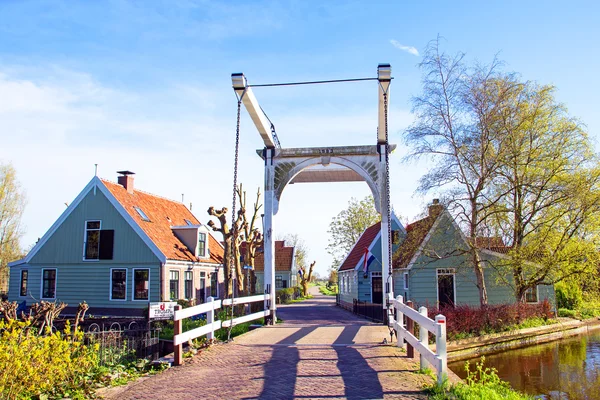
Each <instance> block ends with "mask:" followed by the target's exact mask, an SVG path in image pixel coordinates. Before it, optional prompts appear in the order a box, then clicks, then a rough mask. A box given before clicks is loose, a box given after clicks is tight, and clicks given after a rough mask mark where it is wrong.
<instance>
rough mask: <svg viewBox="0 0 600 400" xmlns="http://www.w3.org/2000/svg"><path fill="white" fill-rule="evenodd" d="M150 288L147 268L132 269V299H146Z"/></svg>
mask: <svg viewBox="0 0 600 400" xmlns="http://www.w3.org/2000/svg"><path fill="white" fill-rule="evenodd" d="M149 288H150V270H149V269H134V270H133V299H134V300H148V299H149V298H150V297H149V292H150V290H149Z"/></svg>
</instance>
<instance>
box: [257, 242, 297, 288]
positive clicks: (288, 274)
mask: <svg viewBox="0 0 600 400" xmlns="http://www.w3.org/2000/svg"><path fill="white" fill-rule="evenodd" d="M254 273H255V274H256V293H263V292H264V290H265V289H264V276H265V260H264V253H263V252H262V251H260V252H258V251H257V252H256V257H255V258H254ZM297 284H298V272H297V268H296V248H295V247H294V246H286V245H285V241H284V240H276V241H275V289H276V290H279V289H285V288H290V287H294V286H296V285H297Z"/></svg>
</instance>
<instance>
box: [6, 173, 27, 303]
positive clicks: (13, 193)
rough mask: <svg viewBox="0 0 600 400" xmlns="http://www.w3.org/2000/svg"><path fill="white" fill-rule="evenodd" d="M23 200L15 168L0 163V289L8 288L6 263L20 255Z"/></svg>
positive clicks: (22, 192)
mask: <svg viewBox="0 0 600 400" xmlns="http://www.w3.org/2000/svg"><path fill="white" fill-rule="evenodd" d="M25 202H26V201H25V194H24V191H23V190H22V189H21V186H20V184H19V182H18V181H17V173H16V171H15V169H14V168H13V166H12V165H11V164H1V163H0V291H7V289H8V263H9V262H11V261H14V260H17V259H18V258H20V257H21V256H22V251H21V247H20V245H19V239H20V238H21V236H22V235H23V231H22V230H21V217H22V215H23V210H24V208H25Z"/></svg>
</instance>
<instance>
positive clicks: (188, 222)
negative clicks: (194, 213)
mask: <svg viewBox="0 0 600 400" xmlns="http://www.w3.org/2000/svg"><path fill="white" fill-rule="evenodd" d="M184 221H185V223H186V224H187V225H188V226H191V225H194V224H192V221H190V220H189V219H184Z"/></svg>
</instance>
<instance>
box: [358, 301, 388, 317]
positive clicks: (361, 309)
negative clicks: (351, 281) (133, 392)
mask: <svg viewBox="0 0 600 400" xmlns="http://www.w3.org/2000/svg"><path fill="white" fill-rule="evenodd" d="M384 311H385V309H384V308H383V305H382V304H377V303H369V302H367V301H360V300H358V299H354V300H353V301H352V312H353V313H354V314H356V315H360V316H361V317H364V318H367V319H370V320H371V321H375V322H387V316H386V315H385V312H384Z"/></svg>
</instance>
